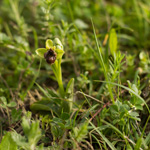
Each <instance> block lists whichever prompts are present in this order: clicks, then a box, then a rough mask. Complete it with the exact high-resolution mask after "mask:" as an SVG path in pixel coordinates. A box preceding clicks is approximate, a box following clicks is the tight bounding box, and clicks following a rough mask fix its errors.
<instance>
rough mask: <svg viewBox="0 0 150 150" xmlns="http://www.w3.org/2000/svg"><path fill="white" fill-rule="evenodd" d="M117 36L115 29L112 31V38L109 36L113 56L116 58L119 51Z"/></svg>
mask: <svg viewBox="0 0 150 150" xmlns="http://www.w3.org/2000/svg"><path fill="white" fill-rule="evenodd" d="M117 43H118V42H117V34H116V31H115V29H111V31H110V36H109V48H110V52H111V54H112V55H113V56H114V55H115V54H116V51H117Z"/></svg>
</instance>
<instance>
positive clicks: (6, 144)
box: [0, 132, 17, 150]
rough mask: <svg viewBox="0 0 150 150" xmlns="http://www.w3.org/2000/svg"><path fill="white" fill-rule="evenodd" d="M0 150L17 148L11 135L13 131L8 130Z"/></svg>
mask: <svg viewBox="0 0 150 150" xmlns="http://www.w3.org/2000/svg"><path fill="white" fill-rule="evenodd" d="M0 150H17V145H16V143H15V142H14V141H13V139H12V137H11V133H10V132H7V133H6V135H5V136H4V137H3V139H2V142H1V143H0Z"/></svg>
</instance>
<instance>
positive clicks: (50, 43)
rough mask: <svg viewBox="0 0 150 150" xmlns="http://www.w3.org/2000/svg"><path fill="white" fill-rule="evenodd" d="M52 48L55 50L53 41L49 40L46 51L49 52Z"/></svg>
mask: <svg viewBox="0 0 150 150" xmlns="http://www.w3.org/2000/svg"><path fill="white" fill-rule="evenodd" d="M50 48H52V49H53V41H52V40H50V39H48V40H46V49H48V50H49V49H50Z"/></svg>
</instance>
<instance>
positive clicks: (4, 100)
mask: <svg viewBox="0 0 150 150" xmlns="http://www.w3.org/2000/svg"><path fill="white" fill-rule="evenodd" d="M0 101H1V102H2V103H3V104H4V105H5V106H6V105H7V100H6V98H5V97H4V96H2V97H0Z"/></svg>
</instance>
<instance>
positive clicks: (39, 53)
mask: <svg viewBox="0 0 150 150" xmlns="http://www.w3.org/2000/svg"><path fill="white" fill-rule="evenodd" d="M46 52H47V50H46V48H39V49H37V50H36V54H37V55H38V56H40V57H42V58H44V53H46Z"/></svg>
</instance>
